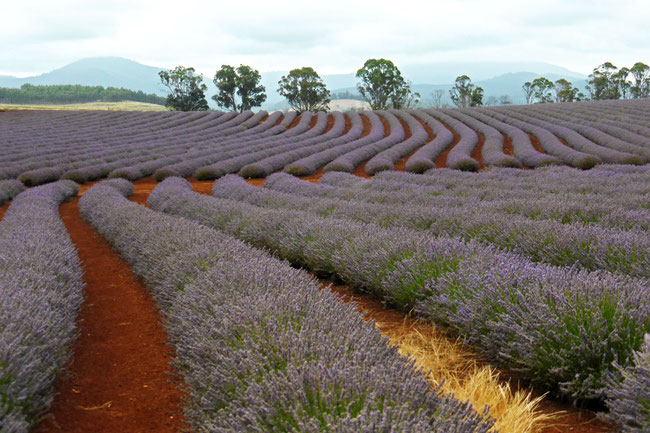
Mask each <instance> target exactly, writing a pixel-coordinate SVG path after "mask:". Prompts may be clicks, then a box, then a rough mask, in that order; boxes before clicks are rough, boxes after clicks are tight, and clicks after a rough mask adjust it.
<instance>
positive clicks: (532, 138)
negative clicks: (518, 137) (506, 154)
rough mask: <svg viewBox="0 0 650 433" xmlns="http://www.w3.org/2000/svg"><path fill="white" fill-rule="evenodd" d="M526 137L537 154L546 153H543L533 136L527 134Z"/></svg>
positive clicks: (537, 140)
mask: <svg viewBox="0 0 650 433" xmlns="http://www.w3.org/2000/svg"><path fill="white" fill-rule="evenodd" d="M528 137H530V143H531V144H532V145H533V147H534V148H535V150H536V151H538V152H539V153H546V152H544V149H542V145H541V144H539V139H538V138H537V137H535V136H534V135H533V134H528Z"/></svg>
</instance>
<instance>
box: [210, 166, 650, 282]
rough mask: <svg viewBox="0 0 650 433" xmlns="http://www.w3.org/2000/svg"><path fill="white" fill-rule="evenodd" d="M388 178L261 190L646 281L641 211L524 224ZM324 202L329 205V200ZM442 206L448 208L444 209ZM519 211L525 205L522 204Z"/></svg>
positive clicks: (647, 245) (488, 206)
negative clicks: (593, 220) (606, 219)
mask: <svg viewBox="0 0 650 433" xmlns="http://www.w3.org/2000/svg"><path fill="white" fill-rule="evenodd" d="M437 172H438V170H436V171H434V172H433V173H432V174H431V176H432V177H433V178H432V179H431V181H432V183H435V181H436V180H435V179H436V178H435V174H436V173H437ZM394 174H395V175H401V176H402V178H401V179H391V180H388V181H383V180H382V179H383V173H382V174H380V175H378V176H380V177H379V178H377V177H376V178H373V179H372V180H371V181H362V182H359V181H358V178H356V177H353V176H351V175H344V174H337V175H334V176H332V175H329V174H328V175H327V176H324V177H323V178H322V179H321V181H320V184H318V185H316V184H305V182H303V181H301V180H299V179H297V178H294V177H291V176H289V175H286V174H280V173H278V174H274V175H272V176H270V177H269V178H268V179H267V181H266V182H265V184H264V186H265V189H274V190H278V191H284V192H286V193H289V194H294V195H295V194H298V195H304V196H306V197H309V198H311V200H312V202H313V203H312V204H311V205H305V210H306V211H309V212H316V213H321V212H327V213H328V214H330V213H331V214H336V215H337V216H339V217H344V218H346V219H350V220H354V221H361V222H369V223H378V224H383V225H389V226H397V227H404V228H407V229H412V230H418V231H424V232H427V233H429V234H432V235H445V234H447V235H453V236H458V237H462V238H464V239H480V240H481V241H484V242H489V243H491V244H494V245H496V246H498V247H500V248H505V249H511V250H513V251H516V252H518V253H521V254H524V255H526V256H527V257H528V258H529V259H530V260H532V261H534V262H543V263H548V264H551V265H557V266H572V265H578V266H580V267H583V268H585V269H588V270H593V271H595V270H600V269H604V270H608V271H611V272H619V273H623V274H627V275H631V276H637V277H650V238H649V237H648V235H647V229H646V228H645V227H646V226H647V225H648V224H649V222H648V220H649V216H648V212H647V209H635V210H634V211H633V212H628V213H626V212H622V211H621V212H615V211H612V216H613V217H614V216H616V215H622V218H621V220H620V221H618V222H616V223H615V224H613V227H610V226H607V225H606V224H605V225H598V224H584V219H586V218H587V217H586V216H584V215H582V214H581V213H580V210H578V211H577V215H576V216H575V219H576V221H575V222H568V221H567V220H564V219H563V220H562V221H558V220H553V219H544V218H536V217H538V215H535V214H533V215H534V217H533V218H529V217H527V216H526V215H517V214H515V213H510V209H511V207H510V206H509V204H508V203H507V202H506V204H503V202H501V203H496V204H493V203H489V202H483V201H482V200H481V199H473V200H472V199H469V198H465V197H457V198H456V200H455V202H456V203H453V201H452V200H450V199H449V198H448V197H445V196H444V194H438V193H437V191H440V190H439V188H436V187H434V188H429V187H427V186H423V185H417V184H412V183H409V179H408V177H409V176H411V177H415V178H417V177H419V175H408V174H405V173H394ZM572 174H573V175H575V173H568V175H569V176H570V175H572ZM647 177H648V176H645V179H646V181H647ZM341 178H343V179H342V181H343V182H345V181H347V179H350V182H355V184H354V185H341ZM333 184H336V185H339V186H334V185H333ZM216 185H221V183H218V184H215V189H214V191H215V193H216V194H219V190H218V189H217V187H216ZM242 187H243V186H242ZM646 189H647V188H646ZM646 194H647V193H646ZM641 197H642V198H641V199H640V201H643V200H645V199H646V197H647V195H645V194H644V195H642V196H641ZM326 198H329V199H335V200H334V201H328V200H325V199H326ZM337 200H338V201H337ZM534 200H535V199H534ZM537 200H539V203H538V206H539V205H542V204H544V203H546V206H548V208H549V212H553V211H554V209H553V206H554V200H553V198H552V197H548V198H544V197H541V196H540V197H539V198H538V199H537ZM448 201H449V202H452V205H449V204H447V203H446V202H448ZM278 203H282V201H279V202H278ZM522 205H523V206H525V203H523V204H522ZM294 206H295V207H299V206H300V205H299V204H298V203H296V204H291V203H289V204H287V209H291V208H293V207H294ZM501 209H505V210H501ZM521 213H522V214H523V213H524V211H522V212H521ZM637 218H644V220H642V222H641V224H634V221H635V220H636V219H637ZM643 221H644V222H643ZM626 226H628V227H626Z"/></svg>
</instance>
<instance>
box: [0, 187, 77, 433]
mask: <svg viewBox="0 0 650 433" xmlns="http://www.w3.org/2000/svg"><path fill="white" fill-rule="evenodd" d="M78 189H79V186H78V185H76V184H75V183H74V182H70V181H61V182H57V183H52V184H49V185H45V186H42V187H38V188H33V189H30V190H28V191H25V192H23V193H21V194H19V195H18V196H17V197H16V198H14V200H13V202H12V203H11V206H10V207H9V209H8V210H7V213H6V214H5V216H4V218H3V220H2V221H1V222H0V251H2V254H1V255H0V430H1V431H2V432H7V433H26V432H27V431H29V429H30V427H32V426H33V425H34V424H36V423H37V422H38V421H39V417H40V416H41V415H43V413H44V412H46V411H47V409H48V408H49V406H50V404H51V403H52V397H53V393H54V389H53V387H54V381H55V378H56V376H57V374H58V373H59V371H60V370H61V368H62V367H63V365H64V364H65V363H66V361H67V360H68V359H69V357H70V355H71V346H72V343H73V342H74V339H75V337H76V332H77V330H76V324H75V320H76V318H77V312H78V311H79V306H80V304H81V301H82V298H83V288H84V283H83V281H82V270H81V264H80V262H79V257H78V256H77V252H76V249H75V247H74V245H73V243H72V241H71V240H70V237H69V236H68V233H67V231H66V229H65V226H64V225H63V222H62V221H61V219H60V218H59V204H60V203H61V202H63V201H64V200H66V199H67V198H69V197H71V196H73V195H75V194H76V193H77V190H78Z"/></svg>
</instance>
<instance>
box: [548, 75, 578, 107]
mask: <svg viewBox="0 0 650 433" xmlns="http://www.w3.org/2000/svg"><path fill="white" fill-rule="evenodd" d="M553 89H554V90H555V102H574V101H580V100H581V99H583V98H584V95H583V94H582V93H580V90H579V89H578V88H577V87H575V86H574V85H573V84H571V82H569V81H568V80H566V79H565V78H560V79H559V80H556V81H555V83H554V84H553Z"/></svg>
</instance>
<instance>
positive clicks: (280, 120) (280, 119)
mask: <svg viewBox="0 0 650 433" xmlns="http://www.w3.org/2000/svg"><path fill="white" fill-rule="evenodd" d="M283 120H284V115H282V116H280V118H279V119H278V120H277V121H276V122H275V124H274V125H273V126H278V125H279V124H281V123H282V121H283Z"/></svg>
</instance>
